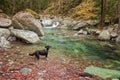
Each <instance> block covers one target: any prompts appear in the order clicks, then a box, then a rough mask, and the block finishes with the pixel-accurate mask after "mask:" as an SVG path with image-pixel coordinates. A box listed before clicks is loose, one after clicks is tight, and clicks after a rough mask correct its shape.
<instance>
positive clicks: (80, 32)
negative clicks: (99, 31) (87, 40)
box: [78, 29, 88, 35]
mask: <svg viewBox="0 0 120 80" xmlns="http://www.w3.org/2000/svg"><path fill="white" fill-rule="evenodd" d="M79 34H84V35H87V34H88V32H87V31H84V30H83V29H81V30H80V31H79V32H78V35H79Z"/></svg>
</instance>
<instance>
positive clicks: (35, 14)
mask: <svg viewBox="0 0 120 80" xmlns="http://www.w3.org/2000/svg"><path fill="white" fill-rule="evenodd" d="M25 11H27V12H30V13H31V14H33V15H34V16H35V18H36V19H40V15H39V14H38V13H37V12H35V11H33V10H31V9H26V10H25Z"/></svg>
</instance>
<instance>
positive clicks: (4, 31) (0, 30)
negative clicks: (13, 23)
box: [0, 28, 10, 38]
mask: <svg viewBox="0 0 120 80" xmlns="http://www.w3.org/2000/svg"><path fill="white" fill-rule="evenodd" d="M0 34H1V35H3V36H4V37H5V38H8V37H9V36H10V30H9V29H5V28H0Z"/></svg>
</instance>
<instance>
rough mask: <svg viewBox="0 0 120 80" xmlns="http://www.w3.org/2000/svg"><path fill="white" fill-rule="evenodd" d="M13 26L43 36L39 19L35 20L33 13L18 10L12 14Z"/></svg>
mask: <svg viewBox="0 0 120 80" xmlns="http://www.w3.org/2000/svg"><path fill="white" fill-rule="evenodd" d="M12 20H13V26H14V28H16V29H25V30H31V31H34V32H36V33H37V34H38V35H40V36H43V35H44V32H43V30H42V25H41V24H40V22H39V20H36V19H35V17H34V15H32V14H31V13H30V12H25V11H23V12H18V13H17V14H16V15H14V16H13V18H12Z"/></svg>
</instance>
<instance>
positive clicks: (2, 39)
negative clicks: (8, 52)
mask: <svg viewBox="0 0 120 80" xmlns="http://www.w3.org/2000/svg"><path fill="white" fill-rule="evenodd" d="M0 47H1V48H3V49H6V48H11V45H10V42H9V41H7V40H6V38H5V37H4V36H2V35H1V36H0Z"/></svg>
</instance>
